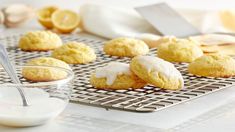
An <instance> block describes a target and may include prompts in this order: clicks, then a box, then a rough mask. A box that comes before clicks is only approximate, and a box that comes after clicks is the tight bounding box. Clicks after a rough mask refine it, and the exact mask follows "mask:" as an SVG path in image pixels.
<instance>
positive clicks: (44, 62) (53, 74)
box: [22, 57, 71, 82]
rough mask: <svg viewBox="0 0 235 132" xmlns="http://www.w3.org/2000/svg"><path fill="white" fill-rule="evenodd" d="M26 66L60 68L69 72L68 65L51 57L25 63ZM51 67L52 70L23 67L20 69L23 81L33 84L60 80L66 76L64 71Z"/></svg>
mask: <svg viewBox="0 0 235 132" xmlns="http://www.w3.org/2000/svg"><path fill="white" fill-rule="evenodd" d="M26 65H32V66H35V65H36V66H53V67H61V68H65V69H69V70H71V68H70V67H69V65H68V64H66V63H65V62H63V61H61V60H58V59H54V58H51V57H39V58H35V59H32V60H30V61H29V62H27V63H26ZM53 67H52V68H49V67H46V68H41V67H38V68H37V67H34V68H32V67H25V68H23V69H22V75H23V77H24V78H25V79H27V80H31V81H35V82H42V81H53V80H60V79H63V78H65V77H66V76H67V73H66V72H65V71H62V70H59V69H56V68H53Z"/></svg>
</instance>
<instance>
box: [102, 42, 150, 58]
mask: <svg viewBox="0 0 235 132" xmlns="http://www.w3.org/2000/svg"><path fill="white" fill-rule="evenodd" d="M104 52H105V53H106V54H107V55H111V56H119V57H134V56H137V55H145V54H147V53H148V52H149V48H148V45H147V44H146V43H145V42H144V41H142V40H138V39H133V38H116V39H113V40H110V41H108V42H106V43H105V45H104Z"/></svg>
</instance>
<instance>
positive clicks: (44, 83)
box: [0, 65, 74, 87]
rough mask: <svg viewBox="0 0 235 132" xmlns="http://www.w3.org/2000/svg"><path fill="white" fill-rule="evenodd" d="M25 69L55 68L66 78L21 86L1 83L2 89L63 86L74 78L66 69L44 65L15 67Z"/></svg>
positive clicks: (70, 71) (71, 72) (0, 68)
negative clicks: (65, 74) (64, 74)
mask: <svg viewBox="0 0 235 132" xmlns="http://www.w3.org/2000/svg"><path fill="white" fill-rule="evenodd" d="M27 67H29V68H30V67H31V68H32V67H34V68H40V67H41V68H55V69H60V70H63V71H65V72H66V73H67V74H68V75H67V77H66V78H64V79H60V80H53V81H48V82H47V81H45V82H33V83H21V84H14V83H3V84H0V87H1V86H4V87H13V86H15V87H16V86H22V87H38V86H48V85H55V84H58V85H59V84H65V83H68V82H70V81H72V80H73V78H74V72H73V71H72V69H66V68H62V67H57V66H46V65H15V68H16V69H17V68H21V69H23V68H27ZM0 70H4V68H3V67H1V66H0Z"/></svg>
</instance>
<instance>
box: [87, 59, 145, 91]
mask: <svg viewBox="0 0 235 132" xmlns="http://www.w3.org/2000/svg"><path fill="white" fill-rule="evenodd" d="M90 83H91V85H92V86H94V87H96V88H98V89H113V90H118V89H129V88H134V89H136V88H142V87H144V86H145V85H146V82H145V81H143V80H142V79H140V78H139V77H137V76H136V75H135V74H133V72H131V71H130V68H129V65H128V64H125V63H120V62H111V63H109V64H108V65H107V66H105V67H101V68H98V69H96V71H95V72H94V73H93V74H92V75H91V78H90Z"/></svg>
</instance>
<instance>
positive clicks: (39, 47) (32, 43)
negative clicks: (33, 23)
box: [19, 31, 62, 51]
mask: <svg viewBox="0 0 235 132" xmlns="http://www.w3.org/2000/svg"><path fill="white" fill-rule="evenodd" d="M61 45H62V40H61V39H60V37H59V36H58V35H57V34H55V33H52V32H50V31H33V32H28V33H26V34H25V35H23V36H22V37H21V38H20V41H19V48H20V49H21V50H25V51H48V50H53V49H55V48H58V47H60V46H61Z"/></svg>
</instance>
